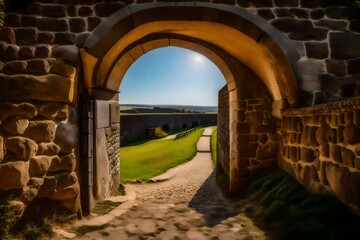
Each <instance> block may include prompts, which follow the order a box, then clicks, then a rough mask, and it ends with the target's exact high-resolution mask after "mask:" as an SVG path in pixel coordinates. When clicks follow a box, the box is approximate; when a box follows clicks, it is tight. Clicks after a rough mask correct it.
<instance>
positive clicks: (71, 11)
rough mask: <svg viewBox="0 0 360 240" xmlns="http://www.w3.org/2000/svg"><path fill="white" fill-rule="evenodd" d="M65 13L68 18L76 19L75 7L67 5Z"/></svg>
mask: <svg viewBox="0 0 360 240" xmlns="http://www.w3.org/2000/svg"><path fill="white" fill-rule="evenodd" d="M67 13H68V15H69V16H70V17H76V16H77V12H76V6H75V5H69V6H68V8H67Z"/></svg>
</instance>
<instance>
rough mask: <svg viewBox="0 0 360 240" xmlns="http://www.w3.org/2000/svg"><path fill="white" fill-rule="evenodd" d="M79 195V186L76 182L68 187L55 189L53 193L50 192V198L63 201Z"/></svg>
mask: <svg viewBox="0 0 360 240" xmlns="http://www.w3.org/2000/svg"><path fill="white" fill-rule="evenodd" d="M79 195H80V186H79V184H78V183H76V184H74V185H72V186H70V187H67V188H64V189H62V190H60V191H56V192H55V193H53V194H51V196H50V198H51V199H54V200H60V201H63V200H66V199H69V198H73V197H77V196H79Z"/></svg>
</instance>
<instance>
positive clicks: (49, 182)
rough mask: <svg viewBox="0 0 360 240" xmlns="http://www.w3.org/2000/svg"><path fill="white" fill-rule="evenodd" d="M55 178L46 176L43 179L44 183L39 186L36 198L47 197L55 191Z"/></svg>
mask: <svg viewBox="0 0 360 240" xmlns="http://www.w3.org/2000/svg"><path fill="white" fill-rule="evenodd" d="M56 185H57V183H56V178H55V177H54V176H47V177H45V178H44V183H43V184H42V185H41V187H40V189H39V193H38V197H48V196H49V195H50V194H51V193H53V192H55V189H56Z"/></svg>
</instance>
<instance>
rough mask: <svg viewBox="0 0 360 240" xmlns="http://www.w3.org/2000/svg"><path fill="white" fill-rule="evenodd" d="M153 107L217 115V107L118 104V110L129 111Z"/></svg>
mask: <svg viewBox="0 0 360 240" xmlns="http://www.w3.org/2000/svg"><path fill="white" fill-rule="evenodd" d="M154 107H160V108H176V109H184V110H190V111H197V112H206V113H217V111H218V107H217V106H188V105H145V104H120V110H131V109H133V108H145V109H153V108H154Z"/></svg>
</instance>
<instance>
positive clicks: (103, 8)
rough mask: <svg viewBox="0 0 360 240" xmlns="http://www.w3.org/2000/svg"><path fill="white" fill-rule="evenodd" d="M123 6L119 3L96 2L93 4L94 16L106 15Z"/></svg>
mask: <svg viewBox="0 0 360 240" xmlns="http://www.w3.org/2000/svg"><path fill="white" fill-rule="evenodd" d="M123 7H124V6H123V5H122V4H120V3H98V4H96V5H95V7H94V9H95V13H96V16H99V17H108V16H110V15H111V14H113V13H115V12H116V11H118V10H120V9H121V8H123Z"/></svg>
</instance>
